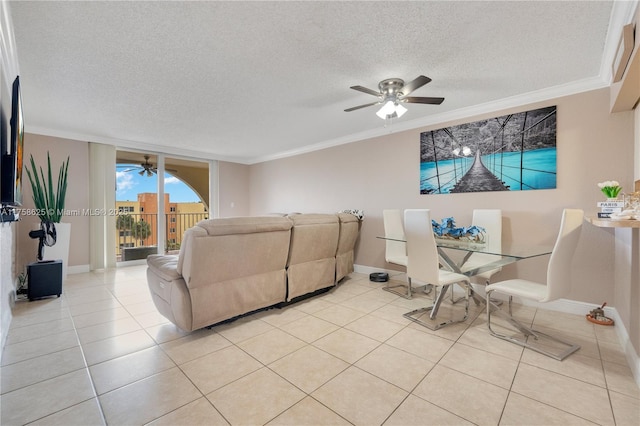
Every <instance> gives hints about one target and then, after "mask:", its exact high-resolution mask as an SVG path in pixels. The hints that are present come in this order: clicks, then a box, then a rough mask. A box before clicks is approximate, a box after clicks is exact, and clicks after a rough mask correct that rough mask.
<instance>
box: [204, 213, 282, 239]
mask: <svg viewBox="0 0 640 426" xmlns="http://www.w3.org/2000/svg"><path fill="white" fill-rule="evenodd" d="M291 225H292V224H291V221H290V220H289V219H288V218H286V217H281V216H258V217H228V218H218V219H205V220H201V221H200V222H198V223H197V224H196V227H200V228H202V229H204V230H205V231H206V232H207V234H208V235H209V236H216V235H235V234H254V233H256V232H273V231H288V230H290V229H291Z"/></svg>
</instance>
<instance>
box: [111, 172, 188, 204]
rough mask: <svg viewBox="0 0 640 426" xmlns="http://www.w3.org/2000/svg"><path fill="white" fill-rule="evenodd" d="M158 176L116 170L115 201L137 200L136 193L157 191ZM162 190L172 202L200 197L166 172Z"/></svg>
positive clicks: (183, 201)
mask: <svg viewBox="0 0 640 426" xmlns="http://www.w3.org/2000/svg"><path fill="white" fill-rule="evenodd" d="M157 191H158V177H157V176H156V175H155V174H154V175H153V176H151V177H148V176H147V175H146V174H145V175H144V176H140V175H139V174H138V170H133V171H130V172H124V171H120V170H117V171H116V201H137V200H138V194H141V193H143V192H157ZM164 192H165V193H167V194H169V201H170V202H172V203H190V202H199V201H200V197H198V194H196V193H195V192H194V191H193V190H192V189H191V188H189V187H188V186H187V185H186V184H185V183H184V182H182V181H181V180H180V179H178V178H177V177H175V176H171V175H170V174H168V173H165V175H164Z"/></svg>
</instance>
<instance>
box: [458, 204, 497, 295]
mask: <svg viewBox="0 0 640 426" xmlns="http://www.w3.org/2000/svg"><path fill="white" fill-rule="evenodd" d="M471 224H472V225H475V226H478V227H481V228H484V230H485V244H486V247H487V249H488V250H490V251H493V252H494V253H500V252H501V248H502V210H500V209H475V210H473V218H472V219H471ZM500 258H501V256H496V255H493V254H487V253H473V254H472V255H471V256H470V257H469V259H468V260H467V261H466V262H465V263H464V265H463V268H462V270H463V271H465V272H468V271H471V270H473V269H476V268H479V267H481V266H484V265H486V264H488V263H491V262H494V261H496V260H499V259H500ZM501 270H502V268H501V267H498V268H496V269H492V270H490V271H485V272H481V273H479V274H476V275H473V276H472V277H471V281H472V282H478V281H479V282H480V283H482V284H489V281H490V280H491V277H493V276H494V275H495V274H497V273H498V272H500V271H501Z"/></svg>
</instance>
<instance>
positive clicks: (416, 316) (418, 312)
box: [403, 284, 471, 331]
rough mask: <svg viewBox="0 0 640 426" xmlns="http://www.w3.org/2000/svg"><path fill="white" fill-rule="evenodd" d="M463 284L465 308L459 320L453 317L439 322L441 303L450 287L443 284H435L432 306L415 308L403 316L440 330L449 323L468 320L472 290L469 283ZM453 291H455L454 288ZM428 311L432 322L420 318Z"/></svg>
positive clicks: (431, 328) (429, 327)
mask: <svg viewBox="0 0 640 426" xmlns="http://www.w3.org/2000/svg"><path fill="white" fill-rule="evenodd" d="M461 286H462V287H463V288H464V289H465V309H464V317H463V318H461V319H457V320H453V319H451V320H448V321H444V322H438V319H437V313H438V310H439V308H440V303H441V302H442V300H443V299H444V295H445V294H446V292H447V289H448V288H449V285H446V286H441V287H437V286H434V289H435V290H434V291H435V295H434V298H433V304H432V305H431V306H428V307H426V308H420V309H415V310H413V311H411V312H407V313H406V314H404V315H403V316H404V317H405V318H407V319H408V320H411V321H413V322H415V323H417V324H420V325H421V326H423V327H426V328H428V329H430V330H433V331H435V330H439V329H440V328H442V327H445V326H447V325H451V324H456V323H459V322H464V321H466V320H467V318H468V316H469V296H470V294H471V292H470V289H469V285H468V284H465V285H462V284H461ZM451 291H452V292H453V289H452V290H451ZM426 313H429V319H430V322H427V321H423V320H421V319H420V317H422V316H423V314H426Z"/></svg>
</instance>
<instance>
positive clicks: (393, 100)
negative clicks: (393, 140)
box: [345, 75, 444, 120]
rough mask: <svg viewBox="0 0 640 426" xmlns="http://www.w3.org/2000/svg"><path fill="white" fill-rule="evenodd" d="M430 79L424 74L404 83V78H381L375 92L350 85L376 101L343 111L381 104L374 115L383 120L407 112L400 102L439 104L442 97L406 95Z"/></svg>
mask: <svg viewBox="0 0 640 426" xmlns="http://www.w3.org/2000/svg"><path fill="white" fill-rule="evenodd" d="M430 81H431V79H430V78H429V77H425V76H424V75H421V76H418V77H417V78H416V79H415V80H412V81H410V82H409V83H407V84H405V83H404V80H402V79H400V78H388V79H386V80H382V81H381V82H380V83H379V84H378V91H377V92H376V91H375V90H372V89H367V88H366V87H362V86H351V89H353V90H357V91H359V92H363V93H366V94H368V95H373V96H376V97H377V98H378V100H377V101H376V102H371V103H368V104H364V105H358V106H356V107H352V108H347V109H345V112H351V111H355V110H357V109H360V108H366V107H369V106H373V105H379V104H383V106H382V108H380V110H379V111H378V112H377V113H376V115H377V116H378V117H380V118H382V119H383V120H385V119H389V118H396V117H401V116H402V114H404V113H405V112H407V109H406V108H405V107H403V106H402V105H400V104H401V103H413V104H431V105H440V104H441V103H442V101H444V98H432V97H420V96H408V95H409V94H410V93H411V92H413V91H414V90H416V89H419V88H420V87H422V86H424V85H425V84H427V83H429V82H430Z"/></svg>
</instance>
